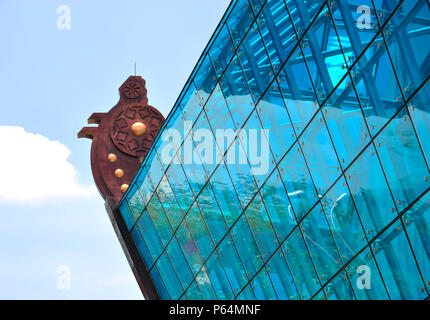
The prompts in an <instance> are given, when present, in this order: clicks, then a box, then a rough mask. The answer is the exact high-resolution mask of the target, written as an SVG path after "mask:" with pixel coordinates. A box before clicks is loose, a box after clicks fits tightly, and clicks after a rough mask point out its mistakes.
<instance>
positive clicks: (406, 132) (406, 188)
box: [375, 109, 430, 211]
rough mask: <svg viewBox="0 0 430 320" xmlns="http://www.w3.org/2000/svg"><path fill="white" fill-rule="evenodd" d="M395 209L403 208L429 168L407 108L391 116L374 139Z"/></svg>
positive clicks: (425, 184)
mask: <svg viewBox="0 0 430 320" xmlns="http://www.w3.org/2000/svg"><path fill="white" fill-rule="evenodd" d="M375 143H376V146H377V150H378V153H379V156H380V158H381V163H382V167H383V168H384V171H385V174H386V175H387V179H388V183H389V185H390V188H391V192H392V193H393V197H394V199H395V201H396V204H397V208H398V209H399V211H401V210H403V209H404V208H406V207H407V206H408V205H409V204H410V203H411V202H412V201H414V200H415V199H416V198H417V197H418V196H419V195H421V193H423V192H424V191H425V190H426V189H427V188H428V187H429V186H430V183H429V182H428V181H426V177H428V176H429V171H428V169H427V165H426V163H425V160H424V157H423V154H422V152H421V148H420V146H419V144H418V140H417V138H416V136H415V132H414V129H413V127H412V122H411V119H410V117H409V115H408V113H407V109H403V111H402V112H401V113H400V114H399V115H398V116H397V117H396V118H394V119H393V120H392V121H391V123H390V124H389V125H388V127H386V128H385V129H384V131H382V133H381V134H380V135H379V136H378V137H377V138H376V140H375Z"/></svg>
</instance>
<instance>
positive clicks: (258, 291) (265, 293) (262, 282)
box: [251, 268, 277, 300]
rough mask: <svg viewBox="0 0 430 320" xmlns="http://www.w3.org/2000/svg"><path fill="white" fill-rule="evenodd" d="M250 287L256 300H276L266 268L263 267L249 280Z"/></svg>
mask: <svg viewBox="0 0 430 320" xmlns="http://www.w3.org/2000/svg"><path fill="white" fill-rule="evenodd" d="M251 288H252V290H253V291H254V294H255V297H256V299H258V300H276V299H277V296H276V293H275V291H274V290H273V286H272V282H271V280H270V277H269V275H268V273H267V270H266V268H263V269H262V270H261V271H260V272H258V273H257V275H256V276H255V278H254V279H252V281H251Z"/></svg>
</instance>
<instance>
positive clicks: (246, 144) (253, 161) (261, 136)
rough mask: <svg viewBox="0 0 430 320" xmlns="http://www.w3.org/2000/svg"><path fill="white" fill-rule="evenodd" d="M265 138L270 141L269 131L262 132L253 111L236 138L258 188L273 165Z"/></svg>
mask: <svg viewBox="0 0 430 320" xmlns="http://www.w3.org/2000/svg"><path fill="white" fill-rule="evenodd" d="M267 136H269V139H270V131H269V130H266V131H264V132H263V129H262V127H261V122H260V119H259V117H258V115H257V112H256V111H255V110H254V111H253V112H252V113H251V116H250V117H249V118H248V120H247V121H246V123H245V125H244V127H243V129H242V130H241V131H240V133H239V135H238V137H239V138H240V140H241V143H242V147H243V150H244V151H245V154H246V157H247V159H248V163H249V165H250V167H251V172H252V176H253V177H254V181H255V182H256V183H257V186H258V187H260V186H261V185H262V184H263V182H264V181H265V180H266V178H267V177H268V175H269V173H270V172H272V170H273V168H274V165H275V162H274V160H273V155H272V153H271V152H270V148H269V142H268V140H267V139H266V137H267ZM239 157H240V154H239ZM239 160H240V158H239ZM227 161H228V158H227Z"/></svg>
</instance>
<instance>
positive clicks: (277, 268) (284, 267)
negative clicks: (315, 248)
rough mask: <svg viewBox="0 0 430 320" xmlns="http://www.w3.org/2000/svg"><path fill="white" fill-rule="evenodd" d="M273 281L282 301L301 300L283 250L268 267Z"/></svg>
mask: <svg viewBox="0 0 430 320" xmlns="http://www.w3.org/2000/svg"><path fill="white" fill-rule="evenodd" d="M266 269H267V271H268V272H269V275H270V278H271V279H272V284H273V288H274V289H275V292H276V295H277V296H278V299H280V300H298V299H300V297H299V294H298V292H297V288H296V284H295V283H294V279H293V274H292V273H291V270H290V268H289V266H288V264H287V261H286V260H285V258H284V253H283V252H282V250H278V252H276V253H275V254H274V255H273V257H272V258H271V259H270V260H269V262H268V263H267V266H266Z"/></svg>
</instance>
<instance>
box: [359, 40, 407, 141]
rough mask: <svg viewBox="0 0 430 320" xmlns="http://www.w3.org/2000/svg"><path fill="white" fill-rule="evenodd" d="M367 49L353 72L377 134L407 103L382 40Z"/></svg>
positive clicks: (360, 97) (367, 118)
mask: <svg viewBox="0 0 430 320" xmlns="http://www.w3.org/2000/svg"><path fill="white" fill-rule="evenodd" d="M375 41H376V42H375V43H374V44H373V45H372V46H371V47H369V49H367V51H366V52H367V53H368V55H369V57H370V59H368V57H367V56H366V55H364V56H363V57H362V58H361V59H360V60H359V62H358V65H359V69H354V71H353V81H354V84H355V88H356V90H357V94H358V98H359V100H360V103H361V106H362V108H363V111H364V115H365V117H366V121H367V123H368V126H369V128H370V133H371V134H372V135H373V136H375V135H376V133H377V132H378V131H379V130H380V129H381V128H382V127H383V126H384V125H385V124H386V123H387V121H388V120H389V119H390V118H391V117H392V116H393V115H394V114H395V113H396V112H397V111H398V110H399V109H400V108H401V107H402V106H403V104H404V101H403V98H402V93H401V91H400V88H399V86H398V83H397V80H396V76H395V74H394V71H393V67H392V65H391V62H390V60H389V57H388V54H387V50H386V47H385V45H384V42H383V41H382V39H380V38H378V39H376V40H375Z"/></svg>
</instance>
